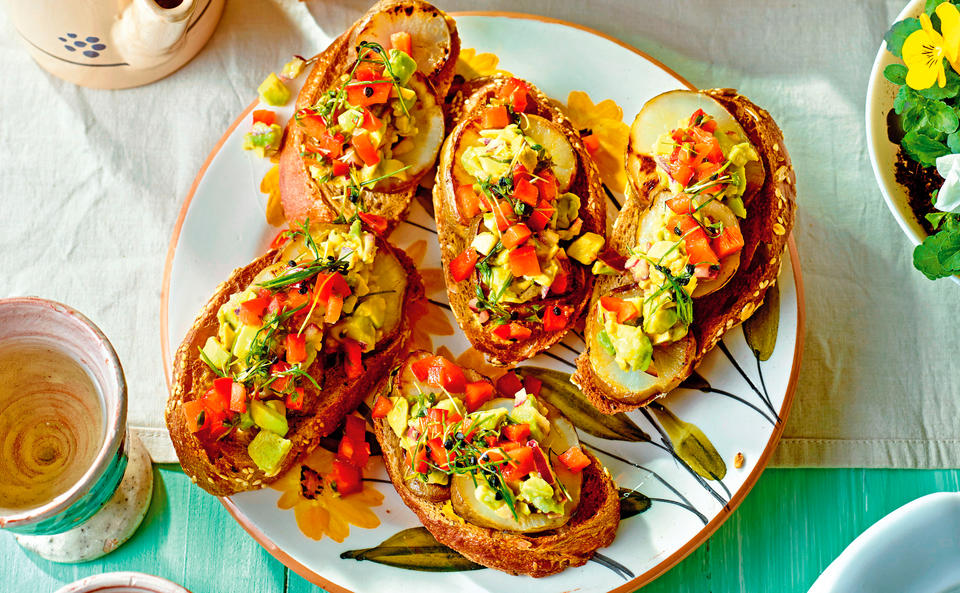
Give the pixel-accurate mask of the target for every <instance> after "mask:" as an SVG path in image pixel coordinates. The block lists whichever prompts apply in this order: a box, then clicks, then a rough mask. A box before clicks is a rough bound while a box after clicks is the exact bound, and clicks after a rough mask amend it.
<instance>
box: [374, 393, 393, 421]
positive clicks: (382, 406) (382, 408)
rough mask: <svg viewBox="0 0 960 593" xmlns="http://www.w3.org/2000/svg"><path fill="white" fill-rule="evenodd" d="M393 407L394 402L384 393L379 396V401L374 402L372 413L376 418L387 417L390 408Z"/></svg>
mask: <svg viewBox="0 0 960 593" xmlns="http://www.w3.org/2000/svg"><path fill="white" fill-rule="evenodd" d="M392 409H393V402H392V401H390V398H389V397H386V396H384V395H380V396H377V401H376V402H375V403H374V404H373V412H372V413H371V414H370V415H371V416H372V417H374V418H386V417H387V414H389V413H390V410H392Z"/></svg>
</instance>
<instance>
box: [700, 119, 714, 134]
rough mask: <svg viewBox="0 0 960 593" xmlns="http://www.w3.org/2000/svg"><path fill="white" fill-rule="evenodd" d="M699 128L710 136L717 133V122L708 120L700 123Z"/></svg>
mask: <svg viewBox="0 0 960 593" xmlns="http://www.w3.org/2000/svg"><path fill="white" fill-rule="evenodd" d="M700 127H701V128H703V129H704V130H706V131H708V132H710V133H711V134H712V133H714V132H716V131H717V120H715V119H708V120H706V121H704V122H701V123H700Z"/></svg>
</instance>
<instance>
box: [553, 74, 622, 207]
mask: <svg viewBox="0 0 960 593" xmlns="http://www.w3.org/2000/svg"><path fill="white" fill-rule="evenodd" d="M565 112H566V114H567V117H569V118H570V121H571V122H573V125H574V127H575V128H577V129H578V130H583V129H589V130H590V131H592V132H593V133H594V134H596V136H597V140H599V144H600V146H599V148H598V149H597V150H596V151H595V152H594V153H593V160H594V161H595V162H596V163H597V168H598V169H599V170H600V178H601V179H603V182H604V183H606V184H607V186H608V187H609V188H610V189H611V190H613V191H615V192H622V191H623V189H624V187H626V185H627V173H626V171H625V170H624V168H623V153H624V151H626V149H627V139H628V137H629V135H630V126H628V125H627V124H625V123H623V109H621V108H620V106H619V105H617V104H616V103H615V102H614V101H613V100H612V99H605V100H603V101H600V102H599V103H597V104H596V105H594V103H593V101H591V100H590V96H589V95H588V94H587V93H585V92H583V91H571V92H570V94H569V95H568V96H567V106H566V109H565Z"/></svg>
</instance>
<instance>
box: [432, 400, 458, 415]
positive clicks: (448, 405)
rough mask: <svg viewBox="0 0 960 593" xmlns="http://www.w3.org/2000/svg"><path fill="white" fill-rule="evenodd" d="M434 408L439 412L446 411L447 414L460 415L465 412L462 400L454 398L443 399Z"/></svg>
mask: <svg viewBox="0 0 960 593" xmlns="http://www.w3.org/2000/svg"><path fill="white" fill-rule="evenodd" d="M433 407H434V408H436V409H438V410H446V411H447V412H455V413H457V414H460V413H462V412H463V403H461V402H460V400H458V399H456V398H453V397H448V398H446V399H442V400H440V401H439V402H437V405H435V406H433Z"/></svg>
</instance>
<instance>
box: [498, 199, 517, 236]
mask: <svg viewBox="0 0 960 593" xmlns="http://www.w3.org/2000/svg"><path fill="white" fill-rule="evenodd" d="M493 216H494V220H496V222H497V229H499V230H500V232H501V233H502V232H503V231H505V230H507V229H508V228H510V225H512V224H513V223H514V221H516V220H517V214H516V212H514V211H513V207H512V206H510V203H509V202H507V201H506V200H504V201H502V202H496V203H494V205H493Z"/></svg>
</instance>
